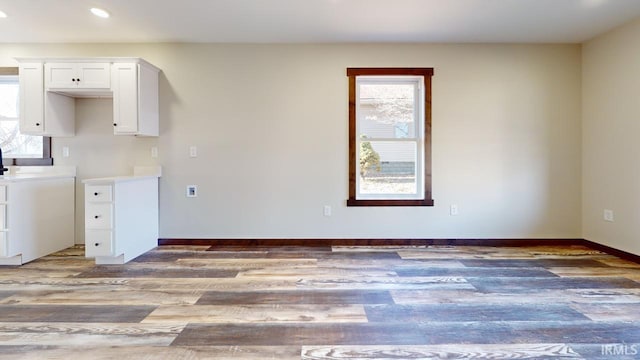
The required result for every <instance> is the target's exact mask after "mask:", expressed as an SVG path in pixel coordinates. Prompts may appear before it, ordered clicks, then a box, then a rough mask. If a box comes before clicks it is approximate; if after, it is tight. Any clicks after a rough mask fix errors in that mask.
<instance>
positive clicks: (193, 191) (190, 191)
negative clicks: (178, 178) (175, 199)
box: [186, 185, 198, 197]
mask: <svg viewBox="0 0 640 360" xmlns="http://www.w3.org/2000/svg"><path fill="white" fill-rule="evenodd" d="M186 195H187V197H198V187H197V186H196V185H187V194H186Z"/></svg>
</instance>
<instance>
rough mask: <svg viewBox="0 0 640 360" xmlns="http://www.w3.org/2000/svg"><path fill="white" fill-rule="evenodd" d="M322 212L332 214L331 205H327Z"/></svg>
mask: <svg viewBox="0 0 640 360" xmlns="http://www.w3.org/2000/svg"><path fill="white" fill-rule="evenodd" d="M322 214H323V215H324V216H331V206H329V205H325V206H324V208H323V209H322Z"/></svg>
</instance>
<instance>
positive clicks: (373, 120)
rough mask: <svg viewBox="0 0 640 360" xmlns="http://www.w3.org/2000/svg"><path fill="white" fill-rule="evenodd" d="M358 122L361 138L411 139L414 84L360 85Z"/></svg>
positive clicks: (412, 131)
mask: <svg viewBox="0 0 640 360" xmlns="http://www.w3.org/2000/svg"><path fill="white" fill-rule="evenodd" d="M359 96H360V98H359V100H360V106H359V108H358V121H359V125H360V128H359V131H360V137H362V136H364V137H367V138H374V139H375V138H378V139H380V138H387V139H393V138H407V137H409V138H413V137H415V136H416V134H415V120H414V115H415V114H414V112H415V106H414V97H415V85H414V84H370V83H365V84H361V85H360V95H359Z"/></svg>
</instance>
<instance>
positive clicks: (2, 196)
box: [0, 185, 7, 202]
mask: <svg viewBox="0 0 640 360" xmlns="http://www.w3.org/2000/svg"><path fill="white" fill-rule="evenodd" d="M5 201H7V187H6V186H4V185H0V202H5Z"/></svg>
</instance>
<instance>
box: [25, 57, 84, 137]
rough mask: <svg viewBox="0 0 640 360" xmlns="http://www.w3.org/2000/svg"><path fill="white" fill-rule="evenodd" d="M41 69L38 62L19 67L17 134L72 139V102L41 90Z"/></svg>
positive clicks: (73, 107)
mask: <svg viewBox="0 0 640 360" xmlns="http://www.w3.org/2000/svg"><path fill="white" fill-rule="evenodd" d="M43 67H44V66H43V63H42V62H31V63H21V64H20V67H19V70H18V73H19V81H20V121H19V125H20V132H21V133H23V134H26V135H40V136H73V135H74V134H75V106H74V103H73V99H71V98H68V97H66V96H63V95H60V94H55V93H49V92H45V91H44V86H43V80H44V78H43Z"/></svg>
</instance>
